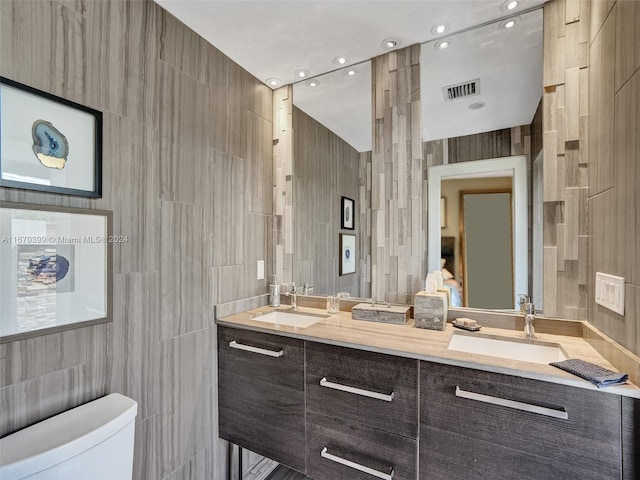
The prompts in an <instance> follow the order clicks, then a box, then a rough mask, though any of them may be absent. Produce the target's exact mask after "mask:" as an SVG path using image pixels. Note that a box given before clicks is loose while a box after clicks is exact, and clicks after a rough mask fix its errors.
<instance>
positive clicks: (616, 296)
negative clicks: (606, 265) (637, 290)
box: [596, 272, 624, 315]
mask: <svg viewBox="0 0 640 480" xmlns="http://www.w3.org/2000/svg"><path fill="white" fill-rule="evenodd" d="M596 303H597V304H598V305H602V306H603V307H606V308H608V309H609V310H613V311H614V312H616V313H619V314H620V315H624V277H616V276H615V275H608V274H606V273H600V272H596Z"/></svg>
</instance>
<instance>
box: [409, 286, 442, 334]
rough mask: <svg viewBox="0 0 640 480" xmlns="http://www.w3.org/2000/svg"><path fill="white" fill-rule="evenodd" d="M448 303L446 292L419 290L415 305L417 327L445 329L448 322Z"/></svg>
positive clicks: (414, 316)
mask: <svg viewBox="0 0 640 480" xmlns="http://www.w3.org/2000/svg"><path fill="white" fill-rule="evenodd" d="M447 305H448V301H447V296H446V294H445V293H427V292H418V293H417V294H416V298H415V301H414V305H413V318H414V319H415V321H416V327H417V328H428V329H429V330H444V327H445V325H446V324H447Z"/></svg>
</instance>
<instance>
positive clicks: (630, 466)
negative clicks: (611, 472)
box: [622, 397, 640, 480]
mask: <svg viewBox="0 0 640 480" xmlns="http://www.w3.org/2000/svg"><path fill="white" fill-rule="evenodd" d="M622 478H623V480H638V479H639V478H640V400H637V399H634V398H629V397H623V398H622Z"/></svg>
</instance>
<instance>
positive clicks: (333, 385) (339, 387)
mask: <svg viewBox="0 0 640 480" xmlns="http://www.w3.org/2000/svg"><path fill="white" fill-rule="evenodd" d="M320 386H321V387H327V388H333V389H334V390H341V391H343V392H349V393H355V394H356V395H362V396H363V397H370V398H375V399H378V400H384V401H385V402H390V401H392V400H393V394H394V392H391V393H390V394H388V395H387V394H386V393H378V392H372V391H370V390H363V389H362V388H356V387H350V386H348V385H341V384H339V383H333V382H330V381H329V380H327V377H322V380H320Z"/></svg>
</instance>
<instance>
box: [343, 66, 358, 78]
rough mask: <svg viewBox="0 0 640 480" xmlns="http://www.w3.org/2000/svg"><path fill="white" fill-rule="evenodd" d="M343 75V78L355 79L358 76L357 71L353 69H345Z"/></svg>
mask: <svg viewBox="0 0 640 480" xmlns="http://www.w3.org/2000/svg"><path fill="white" fill-rule="evenodd" d="M344 75H345V77H355V76H356V75H358V70H356V69H355V68H347V69H346V70H345V71H344Z"/></svg>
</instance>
